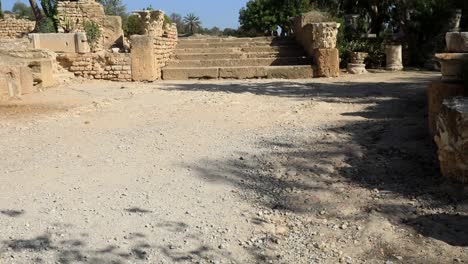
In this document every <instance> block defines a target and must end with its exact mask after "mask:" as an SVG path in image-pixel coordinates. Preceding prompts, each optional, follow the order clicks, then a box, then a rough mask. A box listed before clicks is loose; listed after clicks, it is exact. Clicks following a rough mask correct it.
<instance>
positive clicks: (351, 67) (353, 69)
mask: <svg viewBox="0 0 468 264" xmlns="http://www.w3.org/2000/svg"><path fill="white" fill-rule="evenodd" d="M347 70H348V73H351V74H364V73H367V70H366V65H365V64H364V63H362V64H361V63H348V67H347Z"/></svg>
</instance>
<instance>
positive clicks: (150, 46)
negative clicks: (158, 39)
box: [131, 35, 161, 82]
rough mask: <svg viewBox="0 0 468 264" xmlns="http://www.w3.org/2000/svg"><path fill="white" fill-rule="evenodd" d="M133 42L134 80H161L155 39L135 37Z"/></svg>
mask: <svg viewBox="0 0 468 264" xmlns="http://www.w3.org/2000/svg"><path fill="white" fill-rule="evenodd" d="M131 42H132V52H131V58H132V79H133V80H134V81H139V82H142V81H155V80H157V79H159V78H160V77H161V69H158V67H157V66H156V59H155V55H154V39H153V37H151V36H141V35H133V36H131Z"/></svg>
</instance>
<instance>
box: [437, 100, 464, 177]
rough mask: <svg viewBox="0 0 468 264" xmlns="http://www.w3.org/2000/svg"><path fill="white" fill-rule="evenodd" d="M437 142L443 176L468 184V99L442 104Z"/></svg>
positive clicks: (448, 101) (447, 101) (446, 101)
mask: <svg viewBox="0 0 468 264" xmlns="http://www.w3.org/2000/svg"><path fill="white" fill-rule="evenodd" d="M435 141H436V143H437V146H438V148H439V152H438V153H439V162H440V168H441V172H442V175H444V176H445V177H447V178H450V179H453V180H456V181H459V182H462V183H465V184H466V183H468V98H467V97H454V98H451V99H447V100H445V101H444V103H443V104H442V110H441V112H440V115H439V118H438V121H437V134H436V137H435Z"/></svg>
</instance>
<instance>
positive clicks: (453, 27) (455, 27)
mask: <svg viewBox="0 0 468 264" xmlns="http://www.w3.org/2000/svg"><path fill="white" fill-rule="evenodd" d="M461 18H462V10H461V9H455V10H454V11H453V14H452V17H451V19H450V23H449V30H448V31H449V32H458V31H460V22H461Z"/></svg>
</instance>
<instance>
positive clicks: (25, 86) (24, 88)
mask: <svg viewBox="0 0 468 264" xmlns="http://www.w3.org/2000/svg"><path fill="white" fill-rule="evenodd" d="M20 85H21V86H20V87H21V94H22V95H23V94H31V93H35V92H37V89H36V88H35V87H34V79H33V73H32V71H31V69H30V68H29V67H25V66H22V67H20Z"/></svg>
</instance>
